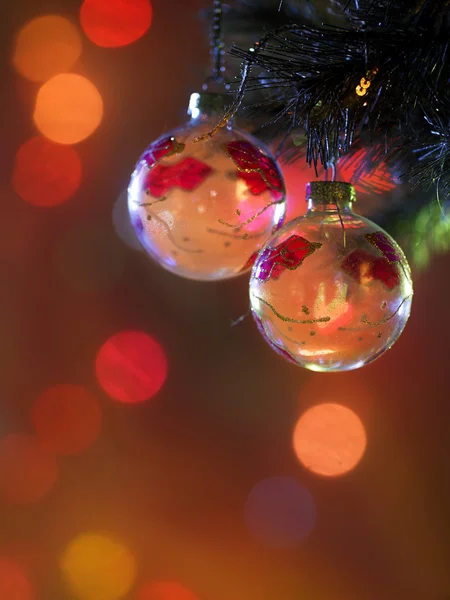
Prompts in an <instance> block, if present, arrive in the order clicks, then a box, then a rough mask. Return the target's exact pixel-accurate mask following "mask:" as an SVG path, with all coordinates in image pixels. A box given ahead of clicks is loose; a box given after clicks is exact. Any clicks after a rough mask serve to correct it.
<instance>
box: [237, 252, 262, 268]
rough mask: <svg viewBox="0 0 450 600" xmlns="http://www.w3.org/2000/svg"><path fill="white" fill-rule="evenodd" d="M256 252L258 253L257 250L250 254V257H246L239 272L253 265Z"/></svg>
mask: <svg viewBox="0 0 450 600" xmlns="http://www.w3.org/2000/svg"><path fill="white" fill-rule="evenodd" d="M258 254H259V253H258V252H253V254H252V255H251V256H250V258H249V259H248V261H247V262H246V263H245V265H244V266H243V267H242V269H241V272H244V271H246V270H247V269H250V268H251V267H253V265H254V264H255V262H256V259H257V258H258Z"/></svg>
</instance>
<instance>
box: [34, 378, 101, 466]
mask: <svg viewBox="0 0 450 600" xmlns="http://www.w3.org/2000/svg"><path fill="white" fill-rule="evenodd" d="M31 418H32V421H33V424H34V427H35V429H36V433H37V435H38V437H39V438H40V440H41V442H42V443H43V445H44V446H45V447H46V448H47V449H48V450H50V451H52V452H54V453H55V454H62V455H68V454H69V455H70V454H78V453H80V452H83V451H84V450H86V449H87V448H89V446H91V445H92V444H93V443H94V442H95V440H96V439H97V437H98V436H99V435H100V430H101V424H102V413H101V409H100V405H99V403H98V402H97V399H96V398H95V397H94V396H93V394H91V393H90V392H89V390H87V389H85V388H83V387H81V386H79V385H70V384H65V385H55V386H53V387H51V388H49V389H47V390H46V391H45V392H44V393H43V394H41V395H40V396H39V397H38V398H37V399H36V402H35V403H34V406H33V408H32V412H31Z"/></svg>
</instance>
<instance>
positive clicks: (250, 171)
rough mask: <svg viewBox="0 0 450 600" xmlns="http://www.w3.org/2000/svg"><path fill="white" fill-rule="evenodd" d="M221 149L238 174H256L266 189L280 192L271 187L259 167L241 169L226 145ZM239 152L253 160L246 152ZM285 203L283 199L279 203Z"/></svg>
mask: <svg viewBox="0 0 450 600" xmlns="http://www.w3.org/2000/svg"><path fill="white" fill-rule="evenodd" d="M223 149H224V152H225V154H226V155H227V156H228V158H231V160H232V161H233V162H234V164H235V165H236V168H237V170H238V171H239V172H240V173H258V175H260V177H261V178H262V179H263V181H264V183H265V184H266V185H267V187H268V188H270V189H272V190H275V191H276V192H280V189H279V188H277V187H275V186H274V185H272V183H271V182H270V181H269V180H268V179H267V176H266V174H265V172H264V169H261V167H259V166H258V167H254V168H253V169H249V168H247V169H245V168H243V167H241V166H240V164H239V163H238V162H237V161H236V160H235V159H234V157H233V155H232V154H231V152H230V151H229V149H228V145H227V144H224V146H223ZM241 152H242V154H244V155H245V154H246V155H247V156H250V157H251V158H253V157H252V155H251V154H250V153H249V152H246V151H245V150H242V151H241ZM285 201H286V198H283V199H282V200H280V201H279V202H285Z"/></svg>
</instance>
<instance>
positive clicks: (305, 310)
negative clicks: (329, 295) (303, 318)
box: [302, 304, 309, 315]
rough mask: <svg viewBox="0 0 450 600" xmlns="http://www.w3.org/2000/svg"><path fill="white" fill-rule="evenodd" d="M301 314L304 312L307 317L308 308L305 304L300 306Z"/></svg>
mask: <svg viewBox="0 0 450 600" xmlns="http://www.w3.org/2000/svg"><path fill="white" fill-rule="evenodd" d="M302 312H304V313H305V315H309V308H308V307H307V306H306V305H305V304H304V305H303V306H302Z"/></svg>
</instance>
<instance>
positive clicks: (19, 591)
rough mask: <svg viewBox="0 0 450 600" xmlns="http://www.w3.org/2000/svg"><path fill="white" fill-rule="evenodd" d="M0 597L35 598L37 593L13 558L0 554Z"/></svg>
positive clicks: (28, 599)
mask: <svg viewBox="0 0 450 600" xmlns="http://www.w3.org/2000/svg"><path fill="white" fill-rule="evenodd" d="M0 598H2V600H34V598H35V593H34V590H33V588H32V586H31V584H30V582H29V581H28V579H27V577H26V575H25V573H24V572H23V571H22V569H21V568H20V567H19V565H18V564H16V563H15V562H14V561H13V560H11V559H9V558H5V557H3V556H0Z"/></svg>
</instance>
